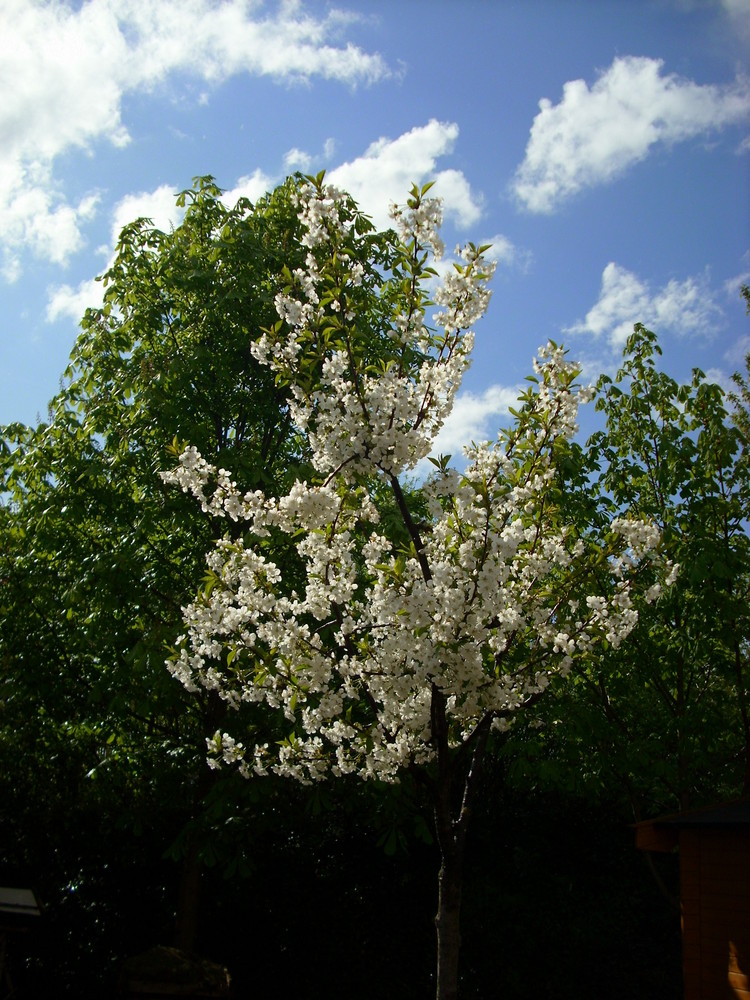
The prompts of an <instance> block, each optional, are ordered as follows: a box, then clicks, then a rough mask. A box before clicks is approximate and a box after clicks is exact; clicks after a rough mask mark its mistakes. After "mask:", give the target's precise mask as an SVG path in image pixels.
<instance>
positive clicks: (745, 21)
mask: <svg viewBox="0 0 750 1000" xmlns="http://www.w3.org/2000/svg"><path fill="white" fill-rule="evenodd" d="M721 5H722V7H723V8H724V10H725V11H726V13H727V14H728V16H729V20H730V21H731V24H732V28H733V29H734V31H736V32H737V33H738V34H739V36H740V37H741V38H742V39H743V40H744V41H748V40H750V0H721Z"/></svg>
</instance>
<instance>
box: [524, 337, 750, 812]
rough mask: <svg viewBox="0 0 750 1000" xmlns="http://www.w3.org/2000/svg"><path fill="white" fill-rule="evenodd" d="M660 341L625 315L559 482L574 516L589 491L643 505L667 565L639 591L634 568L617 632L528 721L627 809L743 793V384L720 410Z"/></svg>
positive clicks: (546, 743)
mask: <svg viewBox="0 0 750 1000" xmlns="http://www.w3.org/2000/svg"><path fill="white" fill-rule="evenodd" d="M660 355H661V350H660V348H659V345H658V342H657V339H656V336H655V334H654V333H652V332H651V331H649V330H647V329H645V328H644V327H643V326H642V325H640V324H638V325H636V327H635V330H634V332H633V334H632V336H631V337H630V338H629V339H628V342H627V344H626V346H625V350H624V355H623V362H622V365H621V367H620V370H619V371H618V373H617V374H616V376H615V377H614V379H610V378H608V377H602V378H601V380H600V385H599V399H598V403H597V406H598V408H599V409H600V410H601V412H602V413H603V414H604V417H605V420H606V425H605V427H604V428H603V429H602V430H601V431H600V432H597V433H596V434H595V435H594V436H593V437H592V438H591V439H590V440H589V441H588V442H587V445H586V448H585V449H579V452H578V454H577V455H575V454H573V453H571V455H570V462H569V465H568V475H567V476H566V479H565V482H564V488H566V489H567V490H568V493H569V495H570V496H571V497H574V496H575V497H578V506H577V509H574V507H573V505H572V504H571V506H570V513H571V514H572V515H573V514H574V515H575V516H576V517H577V518H578V519H579V523H581V524H582V525H585V524H587V523H589V522H590V518H591V517H595V516H601V510H602V507H603V506H604V508H605V509H608V510H609V516H623V515H626V514H627V515H630V516H637V517H643V518H647V519H649V520H650V521H651V522H652V523H654V524H655V525H657V526H658V527H659V530H660V533H661V539H662V541H661V549H662V552H663V553H664V555H665V556H666V557H668V558H669V559H671V560H672V561H673V562H674V563H676V564H679V565H680V566H681V570H680V573H679V575H678V577H677V579H676V581H675V583H674V586H672V587H670V588H669V590H668V591H665V592H664V593H661V594H659V595H658V597H657V599H656V600H652V601H651V602H650V603H648V602H647V600H646V598H647V597H648V596H649V588H650V585H651V581H650V580H648V579H646V578H645V577H644V580H643V583H642V585H639V587H637V588H636V589H635V590H634V592H633V594H632V600H633V603H634V605H635V607H636V608H637V610H638V612H639V619H638V624H637V626H636V628H635V629H634V631H633V633H632V634H631V636H630V639H629V640H628V642H627V644H625V645H624V646H623V647H622V648H620V649H619V650H617V651H616V652H609V653H606V654H605V655H603V656H601V657H599V658H597V659H596V660H595V661H590V662H589V663H588V664H587V665H586V669H584V670H582V671H580V672H579V674H578V675H577V677H576V682H575V684H572V685H568V686H565V687H561V688H560V689H559V692H558V695H557V697H556V698H555V699H554V700H548V702H547V704H546V705H545V713H546V712H547V711H548V712H549V713H550V714H549V718H548V720H547V721H548V722H549V723H550V724H549V725H546V726H545V727H544V728H543V729H542V730H541V731H539V732H537V733H536V734H535V742H536V743H537V745H538V749H539V756H540V757H543V756H545V755H547V754H552V753H558V754H559V755H560V756H561V757H562V758H563V759H566V758H567V759H568V760H569V759H570V758H571V757H575V759H576V760H582V761H585V769H586V770H587V771H588V774H589V775H590V776H591V778H592V779H593V780H592V784H593V783H594V782H595V781H596V782H597V783H598V784H600V785H602V786H604V787H606V788H607V789H609V790H610V792H611V791H612V790H614V789H616V788H619V790H620V792H621V793H624V796H625V798H626V799H627V802H628V804H629V806H630V808H631V809H632V811H633V814H634V816H635V817H636V819H645V818H647V817H648V816H649V815H655V814H658V813H659V812H666V811H674V810H676V809H687V808H689V807H690V806H691V805H695V804H697V803H699V802H713V801H715V800H716V798H717V797H730V796H733V795H738V794H745V795H746V794H748V792H750V717H749V710H750V701H749V699H750V688H749V687H748V637H749V636H750V617H749V616H748V608H749V607H750V603H749V602H750V539H749V538H748V533H747V524H748V517H749V516H750V476H749V475H748V471H749V470H748V464H747V461H748V445H749V443H750V437H749V436H748V431H749V429H750V428H749V425H748V421H747V396H746V386H745V387H744V389H743V386H744V380H743V379H742V378H741V377H740V376H736V383H737V386H738V389H739V390H740V394H739V395H737V396H735V398H734V400H733V403H734V410H733V411H732V409H730V408H729V407H728V405H727V398H726V396H725V395H724V393H723V391H722V389H721V388H720V387H719V386H718V385H716V384H713V383H711V382H710V381H708V380H707V379H706V377H705V376H704V374H703V373H702V372H701V371H698V370H696V371H694V372H693V375H692V378H691V379H690V380H689V381H688V382H686V383H684V384H680V383H678V382H677V381H676V380H675V379H673V378H672V377H670V375H669V374H668V373H667V372H665V371H663V370H661V369H660V367H659V357H660ZM730 401H731V400H730ZM571 470H576V473H575V474H576V475H577V477H578V478H577V479H576V478H574V476H573V474H572V472H571ZM553 720H554V722H556V723H560V722H562V721H563V720H564V721H565V722H566V723H567V725H566V726H562V725H559V724H553Z"/></svg>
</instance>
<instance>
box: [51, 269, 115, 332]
mask: <svg viewBox="0 0 750 1000" xmlns="http://www.w3.org/2000/svg"><path fill="white" fill-rule="evenodd" d="M103 303H104V286H103V285H102V283H101V281H97V280H96V279H95V278H92V279H91V280H90V281H82V282H80V283H79V284H78V286H77V287H76V288H73V287H72V286H71V285H57V286H56V287H55V288H53V289H51V290H50V293H49V302H48V303H47V322H48V323H54V322H55V321H56V320H58V319H65V318H67V319H72V320H73V322H74V323H78V322H79V321H80V319H81V318H82V316H83V314H84V313H85V312H86V310H87V309H89V308H91V309H98V308H100V307H101V306H102V304H103Z"/></svg>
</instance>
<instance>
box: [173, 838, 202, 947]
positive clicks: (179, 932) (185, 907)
mask: <svg viewBox="0 0 750 1000" xmlns="http://www.w3.org/2000/svg"><path fill="white" fill-rule="evenodd" d="M201 869H202V865H201V861H200V852H199V850H198V844H197V843H196V838H195V836H194V835H192V834H190V837H189V842H188V848H187V852H186V854H185V858H184V860H183V862H182V871H181V873H180V885H179V889H178V892H177V912H176V914H175V929H174V946H175V948H179V950H180V951H182V952H185V954H187V955H191V954H192V953H193V952H194V951H195V944H196V941H197V939H198V914H199V912H200V897H201Z"/></svg>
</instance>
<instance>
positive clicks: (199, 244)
mask: <svg viewBox="0 0 750 1000" xmlns="http://www.w3.org/2000/svg"><path fill="white" fill-rule="evenodd" d="M293 190H294V182H289V183H288V184H287V185H286V186H282V187H281V188H279V189H277V190H276V191H275V192H274V193H273V194H272V195H270V196H268V197H267V198H263V199H261V200H260V201H258V202H257V203H256V205H255V206H252V205H250V203H249V202H247V201H246V200H241V201H240V202H238V203H237V204H236V205H235V206H234V207H231V208H229V207H227V206H226V205H224V203H223V202H222V200H221V192H220V191H219V189H218V188H217V187H216V185H215V184H214V182H213V181H212V180H211V178H200V179H198V180H197V181H196V183H195V185H194V187H193V188H192V189H190V190H188V191H185V192H183V194H182V195H180V196H179V199H178V201H179V203H180V204H182V205H183V206H184V207H185V210H186V211H185V217H184V221H183V222H182V224H181V225H180V226H179V227H177V228H176V229H175V230H174V231H172V232H169V233H165V232H161V231H159V230H157V229H155V228H154V227H153V226H152V225H151V224H150V222H149V221H148V220H144V219H141V220H138V221H136V222H134V223H132V224H130V225H129V226H127V227H126V228H125V229H124V230H123V232H122V234H121V237H120V241H119V244H118V247H117V254H116V257H115V259H114V262H113V264H112V266H111V267H110V269H109V270H108V272H107V273H106V274H105V275H104V278H103V281H104V283H105V285H106V293H105V302H104V306H103V307H102V308H101V309H96V310H88V311H87V313H86V315H85V316H84V318H83V321H82V324H81V333H80V336H79V338H78V341H77V343H76V346H75V349H74V351H73V354H72V356H71V362H70V367H69V368H68V370H67V372H66V374H65V378H64V383H63V387H62V389H61V392H60V394H59V395H58V396H57V397H56V398H55V399H54V400H53V401H52V403H51V405H50V410H49V417H48V420H47V421H46V422H43V423H41V424H40V425H39V426H37V427H26V426H22V425H19V424H14V425H10V426H7V427H4V428H2V435H1V438H0V440H1V446H0V495H2V498H3V502H2V505H1V506H0V532H1V536H0V671H1V673H0V685H1V686H0V788H1V791H0V802H1V803H2V805H1V806H0V863H2V864H3V868H4V870H5V871H6V872H8V873H9V875H8V877H9V878H10V877H11V876H10V873H18V874H17V875H14V876H13V877H14V878H15V877H20V876H21V873H23V880H24V882H26V881H30V880H33V881H34V882H35V884H37V886H38V887H39V889H40V891H41V893H42V896H43V898H44V899H45V901H46V902H47V904H48V914H49V917H48V919H49V920H52V921H54V920H55V918H56V915H59V924H58V927H59V928H62V927H69V928H70V931H69V935H70V940H69V941H68V942H67V946H68V948H67V957H65V958H63V957H62V955H61V958H60V963H61V966H64V965H67V967H68V970H70V968H71V967H72V966H73V965H74V964H75V962H76V961H80V956H81V954H82V953H86V954H87V953H88V952H89V951H90V950H92V948H95V947H96V946H95V944H93V939H94V938H95V937H96V935H97V934H101V928H102V924H103V920H102V917H101V913H102V906H104V903H103V896H102V894H103V893H105V894H106V893H109V895H110V902H111V903H114V898H115V896H116V895H117V894H118V893H120V894H121V899H120V904H119V907H118V905H112V908H111V909H110V910H109V916H108V922H109V924H111V923H112V921H113V920H121V921H122V920H126V919H127V917H130V919H131V920H133V922H134V923H135V920H134V918H133V909H132V908H133V906H138V905H140V906H141V907H142V909H143V910H144V911H145V912H147V913H149V914H151V913H153V914H155V916H154V919H155V920H157V919H160V920H162V921H163V920H165V919H166V918H167V917H168V915H169V911H170V909H171V910H174V908H175V904H176V910H177V928H176V931H175V940H177V941H178V942H179V943H180V944H181V945H183V946H184V947H187V948H189V947H191V946H192V941H193V939H194V935H195V929H196V918H197V899H198V880H199V872H200V868H201V865H202V864H205V863H207V862H208V863H211V862H213V861H215V859H216V858H217V857H221V858H222V861H223V863H224V864H225V865H230V866H231V865H234V866H235V867H236V866H237V865H238V864H240V865H242V864H243V863H245V859H247V856H248V852H249V851H250V850H251V843H250V841H249V838H248V836H247V832H244V833H243V835H242V837H239V836H237V837H235V835H234V832H233V831H234V827H233V826H227V825H226V824H225V822H224V821H225V820H226V818H227V815H228V813H227V806H226V802H227V800H229V801H231V809H232V812H233V813H234V814H235V815H238V814H241V813H242V812H243V811H244V810H246V809H247V808H249V806H248V792H249V790H248V789H245V790H244V792H243V793H240V791H239V790H238V786H237V785H236V783H235V782H226V781H223V780H221V779H220V776H217V775H213V774H212V773H211V772H210V771H208V770H207V769H206V767H205V763H204V757H205V753H204V744H203V735H204V732H205V728H206V725H209V726H210V727H213V726H215V725H216V724H218V721H219V720H220V718H221V716H222V715H223V713H224V711H225V709H224V706H223V705H222V704H221V703H220V702H219V700H218V699H216V698H214V697H211V696H210V695H207V694H204V695H203V696H202V697H200V698H189V697H186V696H185V693H184V692H183V691H182V690H181V689H180V688H179V686H178V685H175V684H174V682H173V681H172V680H171V678H169V676H168V675H167V673H166V671H165V670H164V666H163V661H164V655H165V646H166V644H167V643H173V642H174V640H175V637H176V635H177V634H178V631H179V628H180V623H181V610H180V609H181V606H182V605H183V604H184V603H186V601H187V599H188V597H189V595H190V594H191V593H192V592H193V591H194V587H195V581H196V579H198V578H199V577H200V575H201V573H202V572H203V568H202V563H203V551H204V550H205V548H206V547H207V546H208V545H209V544H210V542H211V538H212V532H213V526H212V525H211V524H209V523H208V522H207V520H206V519H205V518H204V517H202V516H200V514H199V512H197V511H196V510H195V507H194V505H193V504H192V503H190V502H188V501H187V500H186V498H183V497H181V496H180V495H179V494H175V492H174V491H172V490H167V489H166V488H165V487H164V486H163V484H162V483H161V481H160V480H159V478H158V475H157V473H158V471H159V470H160V469H164V468H168V467H169V466H170V465H171V464H173V462H174V456H173V454H171V453H170V448H171V446H172V441H173V438H174V436H175V435H176V434H177V433H178V431H179V432H181V433H185V432H187V433H189V434H190V437H191V440H195V441H197V442H200V447H201V448H202V449H204V450H205V453H206V454H207V455H210V456H211V457H212V458H213V459H214V460H217V461H220V462H221V463H222V464H223V465H225V466H226V467H227V468H230V469H232V470H234V471H235V472H236V473H237V474H238V475H242V477H243V480H244V481H246V482H248V483H249V484H251V485H252V486H253V487H254V488H262V489H264V490H267V491H268V492H269V493H273V492H274V490H280V489H283V488H285V487H284V484H285V483H286V482H288V481H289V477H290V476H291V477H293V476H294V475H295V473H299V472H300V466H299V463H300V462H303V461H304V455H303V453H302V452H301V450H300V441H299V439H298V437H297V435H296V434H295V433H294V431H293V429H292V427H291V425H290V420H289V410H288V405H287V399H286V392H285V390H284V389H283V388H281V387H279V386H278V385H277V384H276V381H275V379H274V376H273V374H272V373H270V372H269V371H268V370H267V368H265V367H264V366H262V365H259V364H258V363H257V362H256V361H255V360H254V359H253V357H252V356H251V354H250V351H249V342H250V338H251V336H252V335H254V334H255V332H256V331H257V330H258V329H259V328H260V327H262V326H265V325H267V324H268V323H270V322H271V321H272V320H273V317H274V312H273V301H274V296H275V294H276V291H277V290H278V274H279V272H280V270H281V267H282V263H283V264H287V265H290V264H291V265H292V266H294V264H295V262H298V263H301V262H302V260H303V259H304V254H303V252H302V250H301V248H300V245H299V239H298V222H297V219H296V213H295V211H294V208H293V206H292V204H291V197H292V192H293ZM253 795H255V792H254V791H253ZM238 796H240V798H239V799H238ZM243 796H244V800H243ZM133 833H141V834H142V836H141V841H140V846H141V848H142V850H143V853H142V854H139V853H138V850H139V848H138V846H137V845H136V846H133V841H132V836H133ZM170 844H171V845H172V851H173V853H174V855H175V857H178V858H181V859H182V861H181V863H182V871H183V877H182V882H181V886H180V887H179V888H178V889H177V890H176V891H172V890H170V888H169V885H168V884H166V885H165V883H164V875H163V874H160V875H159V876H158V879H160V880H161V882H158V881H157V882H156V885H154V884H151V885H150V886H145V887H144V889H143V891H144V892H146V891H147V890H149V891H151V892H153V891H154V890H155V889H156V890H157V891H158V893H159V903H158V905H156V900H155V899H153V898H152V899H150V900H149V901H148V902H146V901H145V899H144V898H143V897H141V898H140V900H138V899H135V900H132V899H131V900H129V901H128V902H127V903H126V902H125V901H124V897H125V896H127V895H129V894H130V895H133V894H134V893H135V890H134V885H135V883H136V882H137V880H138V876H135V877H134V872H138V871H140V870H141V869H142V870H143V872H144V875H143V877H144V879H146V880H148V879H149V878H153V879H154V880H157V876H156V875H155V874H154V873H153V872H152V871H151V868H150V867H149V865H151V866H153V865H154V864H156V863H158V861H159V858H160V856H161V855H162V854H163V852H164V851H165V850H166V849H167V848H169V846H170ZM115 845H118V846H117V847H115ZM118 858H119V859H120V860H118ZM136 858H137V859H138V860H137V861H136V860H135V859H136ZM148 858H150V859H151V860H150V861H149V860H148ZM118 880H119V881H118ZM175 894H176V895H177V900H175ZM118 908H119V909H120V910H121V911H122V912H121V914H120V915H117V916H115V914H116V913H117V910H118ZM74 913H77V918H74V916H73V914H74ZM156 914H158V915H159V916H158V918H157V916H156ZM139 919H141V918H139ZM84 924H86V927H85V929H83V925H84ZM143 925H144V932H145V928H146V927H147V926H148V921H143ZM110 930H111V928H110ZM145 937H146V934H144V944H145V943H147V942H146V940H145ZM115 939H116V935H115V934H112V935H111V938H110V940H111V941H114V940H115ZM148 943H150V942H148ZM62 951H63V952H64V949H62ZM87 957H88V954H87ZM110 957H114V956H110ZM117 957H118V958H119V957H122V956H121V955H118V956H117ZM102 964H103V965H105V966H106V959H104V958H103V959H102ZM58 971H59V973H60V975H59V981H60V982H64V981H65V976H66V972H65V971H64V969H63V968H62V967H60V968H59V969H58ZM79 972H80V970H79ZM70 975H71V976H72V975H73V973H72V972H71V973H70ZM73 981H74V982H75V979H74V980H73Z"/></svg>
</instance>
